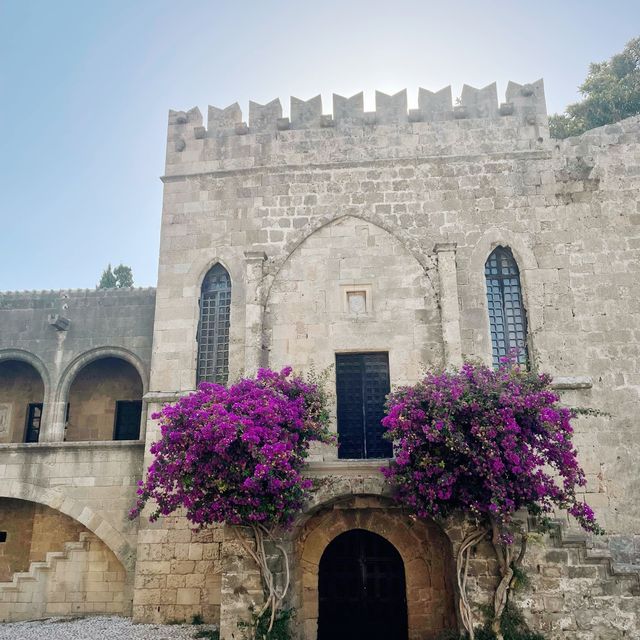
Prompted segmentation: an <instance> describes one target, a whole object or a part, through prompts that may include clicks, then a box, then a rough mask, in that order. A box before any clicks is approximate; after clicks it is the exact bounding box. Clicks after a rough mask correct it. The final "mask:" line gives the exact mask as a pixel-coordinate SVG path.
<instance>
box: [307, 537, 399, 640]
mask: <svg viewBox="0 0 640 640" xmlns="http://www.w3.org/2000/svg"><path fill="white" fill-rule="evenodd" d="M319 567H320V568H319V572H318V600H319V606H318V640H353V639H354V638H358V637H363V638H367V640H406V638H407V636H408V630H407V586H406V580H405V571H404V563H403V561H402V557H401V556H400V554H399V553H398V550H397V549H396V548H395V547H394V546H393V545H392V544H391V543H390V542H389V541H388V540H386V538H384V537H383V536H380V535H378V534H377V533H372V532H371V531H367V530H365V529H350V530H349V531H345V533H341V534H340V535H339V536H337V537H335V538H334V539H333V540H332V541H331V542H330V543H329V544H328V545H327V547H326V549H325V550H324V552H323V554H322V557H321V558H320V565H319Z"/></svg>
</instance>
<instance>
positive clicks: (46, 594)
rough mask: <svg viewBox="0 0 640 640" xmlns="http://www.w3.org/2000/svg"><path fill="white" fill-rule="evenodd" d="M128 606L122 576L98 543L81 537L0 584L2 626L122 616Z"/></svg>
mask: <svg viewBox="0 0 640 640" xmlns="http://www.w3.org/2000/svg"><path fill="white" fill-rule="evenodd" d="M130 611H131V609H130V604H129V603H127V586H126V572H125V571H124V569H123V567H122V565H121V564H120V562H118V560H117V559H116V557H115V556H114V555H113V553H112V552H111V551H110V550H109V549H108V548H107V547H106V546H105V545H104V543H103V542H101V541H100V540H99V539H98V538H96V537H95V536H94V535H92V534H90V533H82V534H80V536H79V541H76V542H67V543H65V544H64V550H63V551H60V552H50V553H48V554H47V556H46V559H45V561H43V562H34V563H32V564H31V565H30V568H29V571H28V572H25V573H21V574H16V575H14V577H13V581H12V582H8V583H7V582H4V583H0V621H1V622H6V621H16V620H33V619H37V618H46V617H51V616H70V615H91V614H94V615H95V614H112V615H113V614H120V615H123V614H124V615H126V614H129V613H130Z"/></svg>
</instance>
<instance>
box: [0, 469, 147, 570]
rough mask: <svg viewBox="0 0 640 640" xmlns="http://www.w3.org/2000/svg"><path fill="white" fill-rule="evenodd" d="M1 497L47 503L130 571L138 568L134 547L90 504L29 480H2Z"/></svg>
mask: <svg viewBox="0 0 640 640" xmlns="http://www.w3.org/2000/svg"><path fill="white" fill-rule="evenodd" d="M0 498H14V499H16V500H28V501H29V502H36V503H38V504H43V505H46V506H47V507H50V508H52V509H55V510H56V511H59V512H60V513H64V514H65V515H67V516H69V517H70V518H72V519H73V520H76V521H77V522H79V523H80V524H82V525H84V526H85V527H86V528H87V529H89V531H91V532H92V533H93V534H94V535H95V536H96V537H98V538H100V540H101V541H102V542H103V543H104V544H105V545H106V546H107V547H108V548H109V549H110V550H111V551H112V552H113V553H114V555H115V556H116V558H117V559H118V560H119V561H120V562H121V563H122V566H123V567H124V568H125V569H126V571H127V572H131V571H133V570H134V567H135V550H134V549H133V548H132V547H131V545H130V544H129V543H128V542H127V541H126V540H125V538H124V536H123V535H122V534H121V533H120V532H119V531H118V530H117V529H115V528H114V527H113V525H111V524H109V522H107V521H106V520H105V519H104V518H103V517H102V516H101V515H99V514H98V513H96V512H95V511H93V509H91V508H90V507H89V506H87V505H85V504H82V503H81V502H79V501H77V500H75V499H74V498H71V497H70V496H68V495H65V494H63V493H62V492H61V491H58V490H57V489H53V488H47V489H45V488H43V487H39V486H36V485H34V484H31V483H28V482H20V481H19V480H9V481H8V482H2V483H0Z"/></svg>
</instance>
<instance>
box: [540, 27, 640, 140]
mask: <svg viewBox="0 0 640 640" xmlns="http://www.w3.org/2000/svg"><path fill="white" fill-rule="evenodd" d="M579 89H580V93H581V94H582V95H583V96H584V98H583V100H581V101H580V102H576V103H574V104H570V105H569V106H568V107H567V109H566V112H565V113H561V114H555V115H552V116H551V117H550V118H549V129H550V132H551V135H552V137H554V138H567V137H569V136H576V135H580V134H581V133H584V132H585V131H588V130H589V129H593V128H595V127H601V126H603V125H605V124H611V123H613V122H618V121H620V120H623V119H624V118H629V117H631V116H635V115H637V114H639V113H640V37H638V38H634V39H633V40H631V41H630V42H628V43H627V45H626V46H625V48H624V50H623V51H622V52H621V53H618V54H616V55H615V56H613V57H612V58H611V59H610V60H607V61H605V62H594V63H592V64H591V65H590V66H589V73H588V75H587V78H586V79H585V81H584V82H583V83H582V84H581V85H580V87H579Z"/></svg>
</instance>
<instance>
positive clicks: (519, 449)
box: [382, 360, 601, 640]
mask: <svg viewBox="0 0 640 640" xmlns="http://www.w3.org/2000/svg"><path fill="white" fill-rule="evenodd" d="M559 400H560V399H559V396H558V395H557V394H556V393H554V392H553V390H552V389H551V378H550V377H549V376H547V375H536V374H534V373H532V372H530V371H527V370H526V369H523V368H520V367H519V366H517V365H516V364H515V363H514V362H513V361H509V360H508V361H505V362H504V363H502V365H501V366H500V367H499V368H498V369H497V370H493V369H490V368H488V367H485V366H482V365H473V364H465V365H464V366H463V367H462V368H461V369H460V370H459V371H439V372H434V373H429V374H427V375H426V376H425V378H424V379H423V380H422V381H420V382H418V383H417V384H416V385H414V386H412V387H402V388H400V389H398V390H397V391H395V392H394V393H392V394H391V395H390V397H389V400H388V407H387V409H388V411H387V416H386V417H385V418H384V419H383V421H382V422H383V425H384V426H385V427H386V428H387V437H389V438H390V439H391V440H393V441H394V443H395V452H396V457H395V460H394V461H393V462H392V463H391V465H390V466H389V467H388V468H386V469H383V472H384V473H385V475H386V476H387V478H388V479H389V480H390V481H391V483H392V484H393V485H394V486H395V490H396V497H397V498H398V500H399V501H400V502H401V503H403V504H404V505H406V506H408V507H409V508H410V509H412V510H413V511H414V512H415V513H416V514H417V515H418V516H419V517H423V518H424V517H429V516H431V517H446V516H448V515H449V514H451V513H452V512H454V511H460V512H463V513H465V514H466V515H467V516H471V519H472V520H475V522H476V527H475V528H474V529H471V530H470V531H468V532H467V533H466V535H465V537H464V539H463V540H462V541H461V542H460V543H459V545H458V550H457V557H456V575H457V580H458V589H459V594H460V597H459V601H458V604H459V612H460V619H461V622H462V624H463V625H464V628H465V630H466V632H467V634H468V637H469V638H470V639H471V640H474V638H475V632H476V631H475V621H474V612H473V607H472V605H471V603H470V601H469V599H468V596H467V593H466V586H467V575H468V568H469V558H470V552H471V549H472V548H473V547H474V546H475V545H476V544H478V543H479V542H480V541H481V540H483V539H485V538H487V537H489V539H490V540H491V542H492V544H493V548H494V550H495V553H496V558H497V561H498V570H499V573H500V580H499V583H498V586H497V587H496V590H495V593H494V595H493V612H492V617H491V619H490V621H489V623H488V624H489V626H488V627H487V629H488V630H489V632H490V633H491V635H492V637H493V638H496V639H497V640H502V639H503V638H505V637H507V636H506V635H504V634H503V627H504V619H503V614H504V613H505V611H507V610H508V606H507V605H508V602H509V594H510V592H511V590H512V589H513V588H514V585H515V583H516V582H517V575H518V573H519V572H520V571H521V565H522V562H523V558H524V555H525V551H526V548H527V538H528V535H529V534H528V533H527V531H526V530H525V529H524V528H521V527H517V526H514V523H513V515H514V513H515V512H516V511H518V510H519V509H527V510H528V511H529V512H530V513H533V514H536V515H539V514H543V515H545V514H548V513H549V512H551V511H553V509H554V508H555V507H560V508H564V509H567V511H568V512H569V513H570V514H571V515H572V516H574V517H575V518H576V519H577V520H578V522H579V523H580V524H581V525H582V527H583V528H584V529H586V530H587V531H592V532H594V533H599V532H601V529H600V527H599V525H598V524H597V522H596V520H595V517H594V514H593V511H592V510H591V508H590V507H589V506H588V505H587V504H586V503H585V502H583V501H581V500H580V499H579V496H578V492H579V489H580V487H583V486H584V485H585V484H586V480H585V476H584V472H583V471H582V469H581V468H580V465H579V464H578V459H577V451H576V450H575V448H574V447H573V444H572V436H573V428H572V426H571V418H572V416H573V412H572V411H571V410H570V409H567V408H565V407H562V406H561V405H560V404H559ZM514 637H515V636H514ZM522 637H525V636H522ZM526 637H533V636H526Z"/></svg>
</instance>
